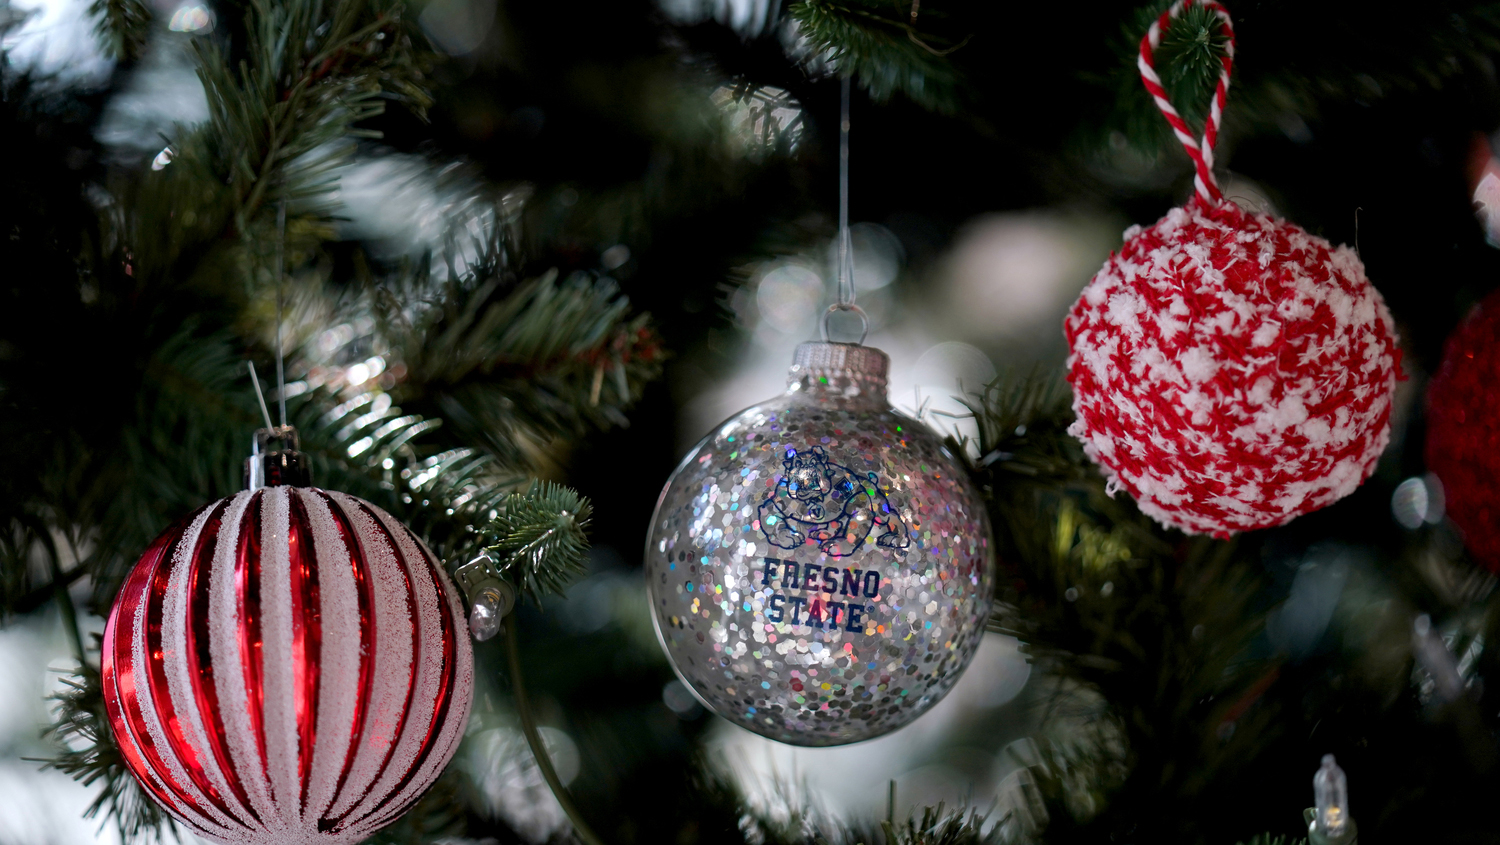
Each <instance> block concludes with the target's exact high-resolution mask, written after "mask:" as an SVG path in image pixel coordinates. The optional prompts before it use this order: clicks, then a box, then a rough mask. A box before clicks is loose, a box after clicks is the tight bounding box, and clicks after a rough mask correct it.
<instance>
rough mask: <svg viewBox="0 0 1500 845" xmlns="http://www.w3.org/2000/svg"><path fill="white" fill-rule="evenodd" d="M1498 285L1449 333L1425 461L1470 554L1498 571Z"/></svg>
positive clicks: (1435, 382)
mask: <svg viewBox="0 0 1500 845" xmlns="http://www.w3.org/2000/svg"><path fill="white" fill-rule="evenodd" d="M1497 391H1500V291H1496V292H1495V293H1492V294H1490V295H1489V296H1487V297H1485V299H1484V301H1482V302H1480V303H1479V305H1477V306H1475V308H1474V310H1473V311H1471V312H1470V313H1469V315H1468V317H1466V318H1465V319H1464V321H1463V322H1462V323H1460V324H1459V326H1458V328H1457V329H1455V330H1454V332H1453V334H1452V335H1451V336H1449V338H1448V343H1447V345H1446V346H1445V348H1444V350H1443V363H1442V364H1441V365H1440V366H1439V367H1438V371H1437V373H1436V374H1434V375H1433V377H1432V382H1431V383H1430V384H1429V385H1428V387H1427V443H1426V446H1427V448H1426V459H1427V469H1428V470H1430V471H1431V472H1432V473H1434V474H1435V475H1437V477H1438V478H1439V479H1440V480H1441V481H1442V482H1443V498H1444V501H1445V503H1446V509H1447V515H1448V518H1449V519H1451V520H1453V524H1454V525H1456V526H1458V528H1459V530H1460V531H1462V532H1463V537H1464V545H1465V546H1466V547H1467V548H1468V550H1469V554H1471V555H1473V556H1474V558H1475V559H1476V560H1478V561H1479V562H1480V563H1482V564H1484V565H1485V566H1486V567H1487V568H1489V569H1490V571H1492V572H1500V393H1497Z"/></svg>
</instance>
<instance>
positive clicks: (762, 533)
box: [646, 342, 993, 746]
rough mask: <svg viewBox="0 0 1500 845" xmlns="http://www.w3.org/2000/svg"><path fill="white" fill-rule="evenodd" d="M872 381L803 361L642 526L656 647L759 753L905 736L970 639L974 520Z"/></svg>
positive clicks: (988, 556)
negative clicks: (773, 745)
mask: <svg viewBox="0 0 1500 845" xmlns="http://www.w3.org/2000/svg"><path fill="white" fill-rule="evenodd" d="M889 369H890V359H889V358H888V357H887V356H886V354H885V353H884V352H881V351H880V350H878V349H874V348H871V347H867V346H862V345H858V344H846V343H827V342H823V343H804V344H802V345H801V346H799V347H798V348H797V352H796V354H795V356H794V359H793V363H792V367H791V369H790V371H789V373H788V378H787V391H786V393H784V394H782V395H781V396H778V397H775V398H773V399H770V400H768V401H766V402H762V403H760V404H758V405H755V406H753V407H751V408H748V409H746V410H744V411H742V412H740V413H739V414H736V415H734V416H733V417H731V418H730V419H728V420H726V421H725V422H724V423H723V424H721V425H720V426H719V427H718V428H716V429H715V430H714V431H713V432H711V433H710V434H709V435H708V437H706V438H705V439H704V440H703V441H702V442H701V443H699V444H698V446H697V447H695V448H694V449H693V450H692V451H691V452H689V453H688V455H687V457H686V458H684V460H683V462H682V464H681V465H680V466H679V467H678V469H677V471H676V472H675V473H673V475H672V478H671V479H670V480H668V482H667V485H666V487H665V488H664V489H663V490H662V493H661V498H660V499H659V500H658V502H657V507H656V513H655V514H654V516H653V517H652V523H651V533H650V535H649V537H648V539H647V546H646V570H647V586H648V593H649V594H650V599H651V609H652V620H653V622H654V623H655V625H656V631H657V635H658V637H659V638H660V640H661V643H662V648H663V649H664V650H665V651H666V653H667V656H668V658H669V659H670V660H671V662H672V665H673V668H674V669H675V670H676V671H677V674H678V676H679V677H680V678H681V679H682V681H683V683H685V684H686V685H687V686H688V688H689V689H691V690H692V691H693V693H694V694H695V695H697V696H698V698H699V700H701V701H702V702H703V703H704V705H706V706H707V707H708V708H709V709H710V710H713V711H714V712H715V713H717V714H719V715H720V716H723V717H724V718H726V719H728V720H730V721H731V722H734V723H735V724H737V725H740V726H742V727H745V728H748V729H749V730H752V731H754V732H756V733H758V734H761V735H762V736H766V737H770V738H771V739H776V740H779V741H782V742H787V743H791V744H794V745H803V746H826V745H841V744H844V743H850V742H858V741H860V740H864V739H871V738H873V737H877V736H881V735H883V734H886V733H889V732H890V731H893V730H895V729H897V728H899V727H901V726H903V725H906V724H908V723H910V722H911V721H912V720H913V719H915V718H917V717H918V716H919V715H921V714H922V713H923V712H925V711H926V710H927V709H928V708H930V707H931V706H932V705H934V704H936V703H937V701H938V700H940V699H941V698H942V697H943V696H944V695H946V694H947V693H948V691H949V690H950V689H952V687H953V684H954V683H955V682H957V680H958V677H959V675H960V674H961V673H962V672H963V670H964V668H965V667H967V666H968V664H969V661H970V659H971V658H972V657H973V655H974V652H975V650H976V649H977V648H978V646H979V641H980V639H981V638H982V637H983V634H984V626H985V622H986V620H987V619H988V616H989V611H990V603H991V594H992V591H993V561H992V552H991V544H990V535H989V524H988V520H987V518H986V516H985V510H984V507H983V503H982V501H981V499H980V497H979V496H978V493H977V491H976V490H975V489H974V487H973V485H972V484H971V483H970V481H969V479H968V477H967V475H966V474H965V473H964V471H963V468H962V467H961V466H960V465H959V464H958V462H957V461H955V460H954V458H953V456H952V455H951V454H950V453H949V452H948V451H947V449H946V448H945V447H944V445H943V441H942V439H941V438H939V437H938V436H937V435H936V434H934V433H933V432H932V431H931V430H930V429H928V428H927V427H926V426H925V425H923V424H922V423H920V422H918V421H917V420H914V419H912V418H910V417H907V416H904V415H902V414H900V413H897V412H896V411H895V410H893V409H892V408H891V407H890V405H889V403H888V402H887V399H886V381H887V377H888V373H889Z"/></svg>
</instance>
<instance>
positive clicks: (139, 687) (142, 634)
mask: <svg viewBox="0 0 1500 845" xmlns="http://www.w3.org/2000/svg"><path fill="white" fill-rule="evenodd" d="M196 527H197V528H199V529H200V530H201V528H202V524H201V523H199V524H198V525H197V526H196ZM197 536H198V535H197V532H191V533H189V534H188V536H187V537H186V538H184V541H185V542H193V541H195V540H196V539H197ZM157 566H158V567H162V566H171V561H169V560H162V561H158V562H157ZM154 580H155V578H154V577H153V578H151V579H148V580H147V582H146V588H145V589H144V590H142V592H141V596H140V600H139V602H138V603H137V604H136V607H135V614H134V618H133V619H132V620H131V626H130V663H131V669H132V674H133V676H134V680H135V694H136V700H137V701H138V703H139V705H140V708H141V718H142V720H143V721H144V722H145V723H146V733H147V734H148V735H149V736H150V737H151V744H152V745H153V746H155V748H156V754H157V757H159V758H160V759H161V761H162V764H163V765H165V766H166V767H167V771H166V775H167V777H168V778H170V779H171V780H172V782H174V783H175V784H177V785H178V786H179V787H181V788H182V790H183V791H185V792H187V793H188V794H189V795H191V796H192V798H193V799H194V800H195V801H197V802H199V803H200V804H207V803H208V802H207V800H206V799H205V798H204V797H203V793H202V792H200V791H199V790H198V788H197V787H196V786H195V785H194V784H193V781H192V779H191V778H189V777H188V773H187V769H186V767H184V766H183V765H182V760H180V759H178V757H177V753H176V752H175V751H174V750H173V749H172V744H171V742H170V741H169V740H168V739H167V732H166V730H165V729H164V728H163V727H162V724H161V718H160V716H158V715H157V710H156V700H155V698H154V697H153V695H152V692H151V674H150V668H151V662H150V659H149V656H148V654H147V653H146V630H147V619H146V615H147V612H148V611H149V609H150V606H151V587H150V584H151V582H152V581H154ZM148 766H149V761H148ZM151 768H153V771H152V774H153V775H159V774H160V773H158V772H156V771H154V767H151ZM161 782H162V781H161V779H160V778H159V777H158V783H161ZM163 786H164V787H166V788H165V789H164V790H163V791H164V792H165V793H166V795H167V796H168V798H169V799H170V800H171V801H172V805H173V806H174V807H176V808H177V811H178V813H179V814H181V815H182V816H183V817H184V818H185V819H193V820H201V823H202V824H203V825H205V826H206V827H208V828H210V829H211V828H212V827H214V825H213V822H212V821H211V820H209V819H207V818H204V817H203V815H202V813H201V812H200V811H199V810H198V808H197V807H193V806H190V805H187V804H184V803H183V802H182V801H181V800H180V799H178V797H177V793H176V791H175V790H174V789H172V788H171V787H170V786H167V785H166V784H165V783H163Z"/></svg>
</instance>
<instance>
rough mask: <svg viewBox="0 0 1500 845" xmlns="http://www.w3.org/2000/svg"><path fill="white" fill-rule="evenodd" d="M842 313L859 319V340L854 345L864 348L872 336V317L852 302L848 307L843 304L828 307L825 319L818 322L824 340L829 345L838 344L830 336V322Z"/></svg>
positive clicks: (824, 314) (824, 315)
mask: <svg viewBox="0 0 1500 845" xmlns="http://www.w3.org/2000/svg"><path fill="white" fill-rule="evenodd" d="M841 311H847V312H848V313H850V314H854V315H856V316H858V317H859V340H856V341H854V343H855V345H857V346H863V345H864V342H865V338H866V337H868V336H869V334H870V317H869V315H867V314H865V309H863V308H861V307H859V306H858V305H855V304H854V303H852V302H851V303H849V304H847V305H845V304H844V303H842V302H840V303H838V304H836V305H830V306H828V310H827V311H824V312H823V319H821V320H819V321H818V328H819V329H820V330H821V331H822V332H823V340H824V341H825V342H827V343H837V342H838V341H835V340H834V339H833V338H831V337H830V336H829V331H828V320H829V318H831V317H832V316H833V315H834V314H837V313H839V312H841Z"/></svg>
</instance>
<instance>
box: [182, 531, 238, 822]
mask: <svg viewBox="0 0 1500 845" xmlns="http://www.w3.org/2000/svg"><path fill="white" fill-rule="evenodd" d="M215 510H217V507H215V506H210V507H207V508H204V509H203V512H202V513H200V514H198V517H197V519H194V520H193V524H192V525H191V526H190V527H189V528H188V530H187V532H186V533H185V534H183V536H182V539H181V540H180V541H178V544H177V549H176V551H175V552H174V553H173V555H172V560H171V567H172V569H171V574H170V577H169V578H168V580H167V594H166V596H165V597H164V600H163V602H162V625H161V633H162V637H161V639H162V657H163V660H162V664H163V668H165V669H166V675H167V691H168V693H169V694H170V695H171V698H172V707H173V709H175V710H176V711H177V720H178V723H179V724H181V725H183V726H185V727H186V729H187V731H186V732H187V739H188V744H189V745H191V746H192V747H193V749H194V750H195V751H197V752H198V762H199V764H200V765H201V766H202V767H203V771H204V774H206V775H207V776H208V780H209V783H211V784H213V787H214V789H216V790H218V792H219V795H220V796H222V797H223V798H224V804H225V805H226V806H228V807H229V808H230V809H231V810H232V811H233V812H234V818H233V819H231V818H230V817H229V816H227V815H225V814H224V812H223V811H222V810H220V809H219V808H218V807H216V806H214V805H213V804H212V803H211V802H210V801H209V800H208V797H207V796H206V795H201V794H199V791H198V790H197V789H196V787H194V788H193V793H194V796H195V797H198V798H200V799H201V803H202V806H203V809H204V811H205V812H207V813H208V814H209V815H210V816H211V817H212V818H213V820H214V821H216V822H218V823H219V824H222V825H224V826H226V827H234V826H236V824H242V825H246V826H249V827H252V828H254V827H259V826H260V825H258V824H256V823H255V821H254V817H253V816H251V815H250V814H249V813H248V812H246V811H245V809H244V808H243V807H241V806H240V803H239V800H238V799H237V798H235V796H234V793H233V792H231V791H230V789H229V781H228V780H226V779H225V777H224V772H223V771H222V770H220V768H219V762H218V760H217V759H215V757H214V754H213V745H212V744H210V742H209V739H208V731H207V730H206V729H205V728H204V726H203V714H202V713H200V712H199V710H198V699H197V696H195V695H194V694H193V678H192V670H191V668H190V667H191V665H192V662H193V655H192V654H191V652H190V650H189V648H188V608H189V604H190V599H189V597H188V588H189V587H191V586H192V584H191V583H190V581H189V576H190V575H191V574H192V567H193V551H194V550H195V549H197V547H198V541H199V540H200V539H201V538H202V536H203V528H204V526H205V525H207V524H208V520H209V518H210V517H212V516H213V514H214V511H215Z"/></svg>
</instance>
